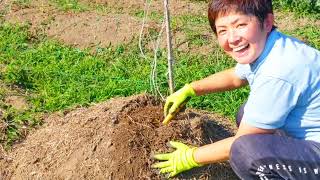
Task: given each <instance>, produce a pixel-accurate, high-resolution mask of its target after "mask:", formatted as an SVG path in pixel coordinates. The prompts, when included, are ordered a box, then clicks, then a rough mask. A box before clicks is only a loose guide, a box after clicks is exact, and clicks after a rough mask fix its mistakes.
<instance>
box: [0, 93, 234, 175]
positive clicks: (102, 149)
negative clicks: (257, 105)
mask: <svg viewBox="0 0 320 180" xmlns="http://www.w3.org/2000/svg"><path fill="white" fill-rule="evenodd" d="M162 106H163V104H161V103H160V102H159V101H158V100H156V99H155V98H154V97H153V96H150V95H147V94H141V95H137V96H132V97H127V98H115V99H111V100H109V101H107V102H104V103H100V104H96V105H93V106H90V107H88V108H77V109H74V110H71V111H65V112H63V113H54V114H52V115H50V116H49V117H48V118H46V119H45V123H44V125H43V126H42V127H40V128H39V129H36V130H34V132H31V133H30V135H29V136H27V138H26V139H25V140H24V141H23V143H20V144H18V145H16V146H15V147H14V148H13V149H12V150H11V151H10V152H7V153H3V154H2V155H1V156H0V167H1V169H0V177H2V178H3V179H25V178H27V179H162V178H165V177H164V176H163V175H159V174H158V173H157V171H156V170H154V169H152V168H151V165H152V164H153V163H154V162H155V161H154V159H152V155H153V154H154V153H159V152H168V151H172V149H170V148H169V147H168V146H167V142H168V141H170V140H176V141H180V142H184V143H187V144H189V145H193V146H200V145H204V144H207V143H211V142H215V141H218V140H220V139H223V138H225V137H228V136H231V135H232V134H233V132H234V125H233V124H231V123H230V122H229V121H228V120H227V119H224V118H222V117H218V116H217V115H214V114H212V113H208V112H200V111H195V110H191V109H187V110H186V111H185V112H184V113H180V115H179V116H178V117H177V118H175V120H174V121H172V122H171V123H170V124H169V125H168V126H164V125H162V124H161V121H162V120H163V109H162ZM211 178H214V179H226V180H230V179H237V178H236V176H235V174H234V173H233V172H232V170H231V168H230V166H229V164H228V163H218V164H214V165H210V166H204V167H201V168H196V169H194V170H191V171H189V172H186V173H182V174H181V175H180V176H178V177H177V179H211Z"/></svg>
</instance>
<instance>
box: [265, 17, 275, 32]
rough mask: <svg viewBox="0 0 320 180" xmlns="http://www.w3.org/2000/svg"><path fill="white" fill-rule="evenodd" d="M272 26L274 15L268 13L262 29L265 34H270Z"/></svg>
mask: <svg viewBox="0 0 320 180" xmlns="http://www.w3.org/2000/svg"><path fill="white" fill-rule="evenodd" d="M273 24H274V15H273V14H272V13H269V14H268V15H267V17H266V19H265V20H264V23H263V26H264V29H265V30H266V31H267V32H270V31H271V30H272V27H273Z"/></svg>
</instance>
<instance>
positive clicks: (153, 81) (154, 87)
mask: <svg viewBox="0 0 320 180" xmlns="http://www.w3.org/2000/svg"><path fill="white" fill-rule="evenodd" d="M150 4H151V1H149V2H148V0H146V1H145V7H144V16H143V20H142V25H141V29H140V35H139V49H140V53H141V56H142V57H143V58H144V59H148V57H147V56H146V54H145V53H144V51H143V45H142V39H143V30H144V27H145V24H146V20H147V16H148V13H149V8H150ZM164 27H165V23H164V21H163V22H162V26H161V29H160V32H159V33H158V35H157V38H156V40H155V42H154V41H152V37H151V36H150V34H148V35H149V37H150V40H151V43H152V47H153V55H154V56H153V61H152V63H151V69H152V70H151V72H150V79H149V82H150V88H151V91H152V94H154V95H157V94H158V95H159V96H160V97H161V99H162V100H165V97H164V96H163V95H162V94H161V92H160V87H159V85H158V82H157V60H158V58H157V53H158V50H159V46H160V42H161V37H162V33H163V29H164Z"/></svg>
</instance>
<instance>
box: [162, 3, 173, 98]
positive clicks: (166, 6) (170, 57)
mask: <svg viewBox="0 0 320 180" xmlns="http://www.w3.org/2000/svg"><path fill="white" fill-rule="evenodd" d="M164 9H165V21H166V34H167V51H168V78H169V82H168V83H169V89H170V94H172V93H173V92H174V81H173V62H174V58H173V55H172V41H171V31H170V14H169V2H168V0H164Z"/></svg>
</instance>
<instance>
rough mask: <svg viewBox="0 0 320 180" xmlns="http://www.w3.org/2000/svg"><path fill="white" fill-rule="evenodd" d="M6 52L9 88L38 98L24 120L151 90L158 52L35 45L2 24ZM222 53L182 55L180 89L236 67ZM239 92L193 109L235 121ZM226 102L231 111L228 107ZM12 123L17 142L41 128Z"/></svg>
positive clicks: (2, 59)
mask: <svg viewBox="0 0 320 180" xmlns="http://www.w3.org/2000/svg"><path fill="white" fill-rule="evenodd" d="M0 51H1V52H3V53H2V54H0V63H1V64H5V65H6V70H5V71H4V72H2V74H1V78H2V79H3V80H4V81H5V82H6V83H7V84H16V85H18V86H20V87H22V88H23V89H25V91H27V92H29V93H32V94H33V95H32V96H30V99H29V100H30V102H31V103H32V109H31V110H30V112H27V113H26V114H21V117H27V115H30V114H31V112H53V111H57V110H63V109H66V108H69V107H73V106H76V105H81V106H86V105H88V104H90V103H92V102H100V101H104V100H106V99H109V98H111V97H116V96H130V95H133V94H138V93H141V92H151V89H150V84H149V75H150V71H151V66H150V64H151V60H152V58H151V57H152V54H151V53H150V54H147V55H148V56H149V57H150V59H147V60H146V59H143V58H141V57H140V55H139V53H140V52H139V49H138V48H137V45H136V44H134V43H133V44H129V45H120V46H117V47H109V48H98V49H97V50H96V53H95V54H90V53H89V51H86V50H79V49H77V48H71V47H68V46H64V45H62V44H60V43H57V42H55V41H50V40H46V41H44V42H40V43H38V42H35V43H32V42H30V41H29V34H28V31H27V27H19V26H14V25H9V24H5V25H2V26H0ZM158 54H159V56H158V58H159V63H158V82H159V84H160V86H161V91H162V93H164V94H168V85H167V83H166V77H165V74H166V52H165V51H160V52H159V53H158ZM217 54H219V53H211V54H210V55H208V56H203V55H190V54H186V53H181V52H176V54H175V57H176V59H177V63H176V65H175V67H176V68H175V78H176V79H175V81H176V84H177V88H176V89H178V88H180V87H182V86H183V85H184V83H187V82H190V81H193V80H196V79H200V78H203V77H205V76H207V75H209V74H212V73H214V72H217V71H219V70H222V69H224V68H226V67H231V66H232V65H233V64H234V63H233V61H232V60H230V59H229V58H227V57H226V56H224V55H218V56H217ZM238 93H240V94H242V93H243V92H242V91H235V92H232V93H221V94H215V95H210V96H204V97H201V98H195V99H194V100H192V101H191V102H190V105H191V106H193V107H198V108H202V109H211V110H212V109H213V110H217V112H220V113H222V114H225V115H227V116H230V117H231V116H233V114H234V113H235V109H236V107H237V106H238V105H239V104H240V103H241V102H242V101H243V100H244V99H241V98H236V97H239V96H240V97H245V96H244V95H239V96H238V95H237V94H238ZM225 96H226V97H225ZM226 104H227V105H228V107H225V106H226ZM11 114H12V113H11ZM19 117H20V115H19ZM8 119H10V120H6V121H7V122H8V123H9V124H10V126H12V127H15V128H11V129H8V130H7V131H8V132H7V133H8V136H9V137H10V139H11V140H13V139H16V137H17V136H18V134H17V132H18V131H16V130H17V129H18V127H20V126H21V125H22V124H24V123H26V122H27V124H36V123H29V119H28V118H18V119H14V118H13V119H12V118H8ZM32 122H36V121H34V120H32ZM19 124H20V125H19ZM14 136H16V137H15V138H14Z"/></svg>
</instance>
